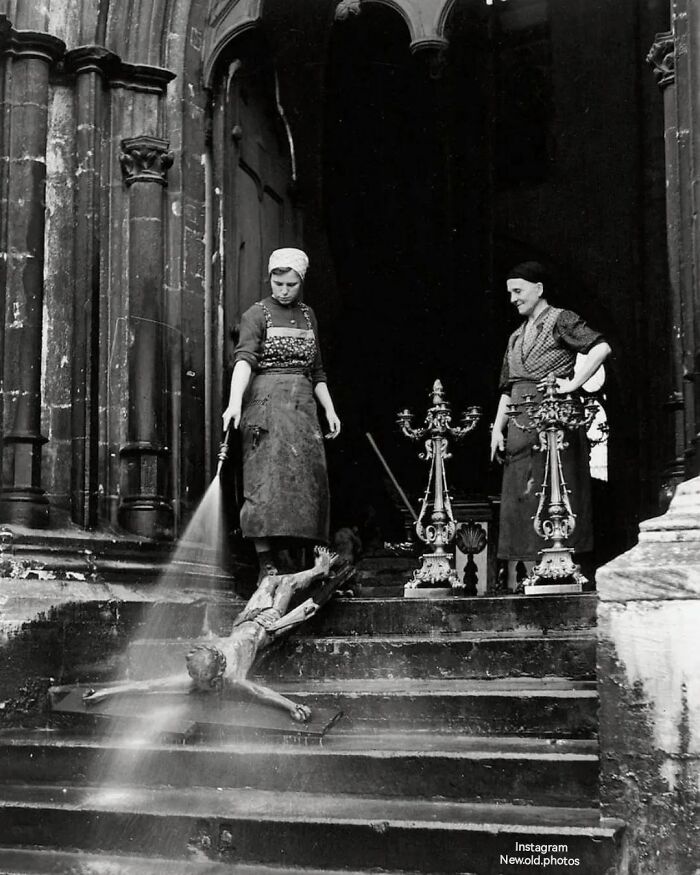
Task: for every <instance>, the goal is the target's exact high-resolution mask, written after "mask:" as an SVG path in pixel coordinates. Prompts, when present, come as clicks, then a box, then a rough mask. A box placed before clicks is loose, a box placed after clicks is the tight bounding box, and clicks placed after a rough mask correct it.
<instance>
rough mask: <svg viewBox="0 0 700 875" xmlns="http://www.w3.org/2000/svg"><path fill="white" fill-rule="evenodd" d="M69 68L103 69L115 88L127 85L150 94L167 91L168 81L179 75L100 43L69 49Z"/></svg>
mask: <svg viewBox="0 0 700 875" xmlns="http://www.w3.org/2000/svg"><path fill="white" fill-rule="evenodd" d="M65 70H66V72H67V73H72V74H79V73H87V72H93V73H99V74H100V75H101V76H104V78H105V79H106V80H107V81H108V82H109V85H110V87H111V88H127V89H129V90H131V91H141V92H145V93H147V94H165V91H166V90H167V87H168V83H169V82H172V80H173V79H174V78H175V75H176V74H175V73H173V72H172V71H171V70H166V69H165V67H153V66H149V65H148V64H127V63H125V62H124V61H122V60H121V58H120V57H119V55H116V54H115V53H114V52H112V51H110V50H109V49H106V48H105V47H104V46H98V45H86V46H78V47H77V48H75V49H71V50H70V51H69V52H66V57H65Z"/></svg>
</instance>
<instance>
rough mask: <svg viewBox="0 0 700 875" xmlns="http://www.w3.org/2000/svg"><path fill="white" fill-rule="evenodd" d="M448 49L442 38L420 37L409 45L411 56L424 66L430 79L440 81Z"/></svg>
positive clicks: (447, 44)
mask: <svg viewBox="0 0 700 875" xmlns="http://www.w3.org/2000/svg"><path fill="white" fill-rule="evenodd" d="M448 47H449V43H448V41H447V40H446V39H445V38H444V37H437V36H436V37H421V38H420V39H417V40H414V41H413V42H412V43H411V54H412V55H413V57H414V58H417V59H418V60H419V61H420V62H421V63H422V64H423V65H424V67H425V69H426V70H427V72H428V75H429V76H430V78H431V79H441V78H442V75H443V73H444V72H445V68H446V67H447V49H448Z"/></svg>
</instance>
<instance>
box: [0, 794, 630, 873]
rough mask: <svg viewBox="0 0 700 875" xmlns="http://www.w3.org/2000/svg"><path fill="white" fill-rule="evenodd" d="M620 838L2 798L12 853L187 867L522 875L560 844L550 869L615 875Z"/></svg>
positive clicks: (186, 799) (341, 810) (221, 805)
mask: <svg viewBox="0 0 700 875" xmlns="http://www.w3.org/2000/svg"><path fill="white" fill-rule="evenodd" d="M621 833H622V825H621V824H620V823H619V822H618V821H607V820H603V821H601V819H600V816H599V812H598V811H597V809H594V808H590V809H583V808H550V807H536V806H524V805H522V806H518V805H490V804H476V803H464V802H442V801H441V802H435V801H430V802H426V801H422V800H415V799H402V800H398V799H390V798H384V797H364V798H358V797H346V796H333V795H328V794H313V793H301V792H288V793H279V792H271V791H261V790H239V789H236V790H226V789H221V790H217V791H214V792H212V791H211V790H202V789H198V788H188V789H179V788H178V789H176V790H171V789H163V788H133V787H123V788H119V787H106V788H97V789H94V788H87V789H86V788H78V787H73V786H51V785H44V786H26V785H6V786H4V787H3V793H2V799H1V800H0V836H1V837H2V838H1V841H2V843H3V844H4V845H5V846H6V847H7V846H10V847H14V846H18V845H19V846H22V845H25V844H31V845H38V846H41V847H45V848H50V847H54V848H56V849H72V850H80V851H88V852H94V851H97V850H100V851H104V852H108V853H115V852H119V851H123V849H124V848H128V850H129V853H130V854H138V855H140V854H147V855H152V856H154V857H163V856H166V855H167V856H168V857H171V858H176V859H185V858H186V857H187V855H188V853H191V850H192V848H193V847H197V846H199V847H200V848H202V849H203V850H206V852H207V853H209V854H211V855H212V856H214V858H215V859H216V860H218V861H219V862H221V861H226V862H230V863H231V864H232V865H235V866H241V865H242V864H246V863H247V864H252V863H260V864H267V865H277V866H280V865H285V864H286V865H294V866H302V867H303V866H307V867H313V866H316V867H321V868H322V867H326V866H331V867H333V866H337V865H338V864H339V863H340V862H341V861H342V865H343V867H345V868H346V869H353V868H354V869H360V870H363V871H366V870H368V869H372V868H385V867H387V866H390V867H391V868H393V869H395V870H396V869H399V870H408V871H413V872H416V871H418V872H426V873H431V875H438V873H455V872H459V873H472V875H492V873H493V872H495V871H499V872H502V873H504V875H505V873H515V872H522V871H523V863H521V862H520V863H516V862H508V860H509V859H511V858H513V857H515V856H516V855H517V856H519V857H521V858H528V857H529V858H530V860H532V857H533V854H534V853H535V852H532V851H529V850H524V851H522V853H519V852H518V850H517V843H520V844H521V845H523V846H525V848H529V847H531V846H533V845H543V844H544V845H547V846H549V847H551V846H552V845H554V846H556V848H557V850H555V851H550V850H548V851H547V852H546V856H547V857H548V858H550V857H554V859H555V860H559V859H560V860H562V863H561V866H562V867H566V868H562V869H559V865H557V868H555V867H554V865H552V864H549V871H552V872H556V871H570V869H572V868H573V869H574V870H577V871H580V872H586V873H603V872H607V871H608V870H612V871H616V870H615V869H614V868H613V867H614V866H616V865H617V863H618V862H619V851H620V843H621ZM540 853H541V852H540ZM504 857H505V858H506V862H505V863H504V861H503V858H504ZM575 861H577V862H575ZM525 865H527V864H525ZM530 868H533V864H532V862H530ZM234 871H236V870H234ZM239 871H240V870H239Z"/></svg>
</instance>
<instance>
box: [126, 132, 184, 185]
mask: <svg viewBox="0 0 700 875" xmlns="http://www.w3.org/2000/svg"><path fill="white" fill-rule="evenodd" d="M169 145H170V143H169V141H168V140H163V139H161V138H160V137H151V136H149V135H147V134H143V135H141V136H139V137H128V138H127V139H125V140H122V142H121V147H122V151H121V154H120V156H119V162H120V164H121V167H122V173H123V174H124V181H125V182H126V184H127V186H130V185H133V184H134V183H135V182H156V183H158V184H159V185H163V186H165V185H167V184H168V181H167V173H168V168H169V167H171V166H172V163H173V160H174V155H173V153H172V152H171V151H169V148H168V147H169Z"/></svg>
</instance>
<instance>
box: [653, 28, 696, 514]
mask: <svg viewBox="0 0 700 875" xmlns="http://www.w3.org/2000/svg"><path fill="white" fill-rule="evenodd" d="M647 62H648V63H649V64H650V65H651V66H652V68H653V70H654V75H655V77H656V80H657V83H658V85H659V88H661V90H662V92H663V98H664V142H665V156H666V229H667V231H666V233H667V242H668V264H669V283H670V292H671V301H670V304H671V319H672V336H671V344H670V347H671V350H670V351H671V361H670V376H671V386H670V393H669V397H668V400H667V402H666V406H667V408H668V410H669V412H670V414H671V416H672V418H673V425H672V434H673V438H672V439H673V449H672V453H673V455H672V458H671V459H670V460H669V461H668V463H667V465H666V469H665V471H664V482H663V484H662V493H663V496H662V498H664V499H665V501H664V502H663V503H664V504H667V503H668V501H669V500H670V498H671V497H672V496H673V493H674V491H675V489H676V487H677V486H678V484H679V483H680V482H682V481H683V480H684V479H685V477H686V431H685V429H686V426H685V416H686V412H685V411H686V398H685V396H686V395H688V396H692V385H691V383H689V382H688V381H686V380H684V379H683V374H684V361H686V360H687V359H688V358H689V353H688V351H687V349H686V348H687V346H688V341H687V337H686V332H687V330H688V328H689V326H688V325H687V324H686V323H685V321H684V318H683V315H684V314H683V297H682V285H683V276H682V271H681V228H680V221H681V215H680V178H679V154H678V113H677V106H676V100H677V96H676V85H675V82H676V72H675V44H674V38H673V34H672V33H660V34H657V35H656V39H655V40H654V43H653V45H652V47H651V49H650V51H649V54H648V55H647ZM688 400H689V402H690V408H691V409H692V397H689V399H688Z"/></svg>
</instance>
